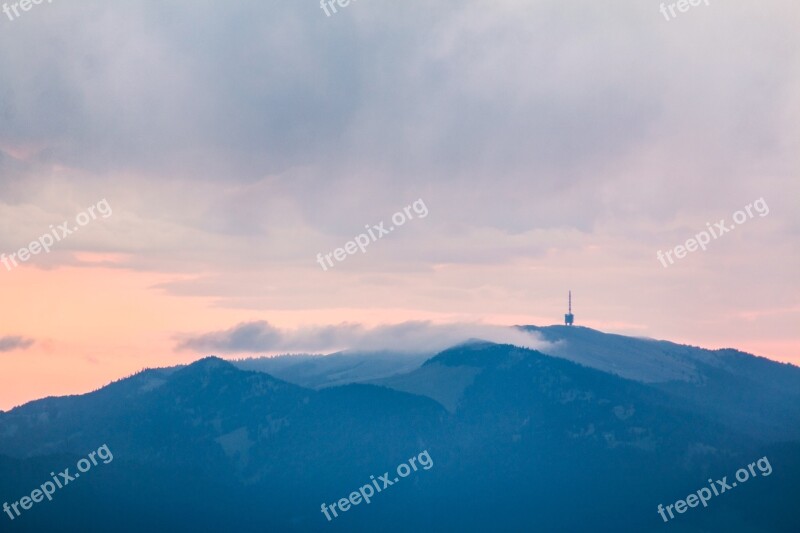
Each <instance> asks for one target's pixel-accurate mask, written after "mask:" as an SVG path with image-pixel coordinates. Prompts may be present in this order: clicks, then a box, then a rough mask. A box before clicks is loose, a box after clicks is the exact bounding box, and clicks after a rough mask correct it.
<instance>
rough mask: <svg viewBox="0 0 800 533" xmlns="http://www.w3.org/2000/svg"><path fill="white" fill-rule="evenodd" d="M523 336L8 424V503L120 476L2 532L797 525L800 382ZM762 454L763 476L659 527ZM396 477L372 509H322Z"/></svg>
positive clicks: (92, 396) (297, 365)
mask: <svg viewBox="0 0 800 533" xmlns="http://www.w3.org/2000/svg"><path fill="white" fill-rule="evenodd" d="M519 329H522V330H525V331H529V332H532V333H535V334H536V335H538V336H540V337H541V338H542V340H543V341H544V342H543V343H542V347H541V348H540V350H532V349H525V348H521V347H517V346H512V345H507V344H495V343H490V342H485V341H480V340H472V341H470V342H467V343H464V344H460V345H457V346H453V347H452V348H449V349H447V350H445V351H442V352H440V353H437V354H433V353H431V354H415V355H409V354H403V353H394V352H381V353H346V352H344V353H337V354H332V355H329V356H309V355H303V356H283V357H279V358H260V359H244V360H236V361H225V360H223V359H220V358H218V357H213V356H211V357H204V358H202V359H200V360H198V361H196V362H195V363H192V364H190V365H186V366H180V367H172V368H160V369H149V370H145V371H142V372H140V373H138V374H136V375H133V376H130V377H128V378H125V379H122V380H120V381H117V382H114V383H111V384H109V385H108V386H106V387H103V388H102V389H100V390H98V391H95V392H92V393H89V394H84V395H80V396H68V397H59V398H52V397H51V398H45V399H42V400H37V401H34V402H30V403H28V404H25V405H23V406H20V407H17V408H15V409H12V410H11V411H8V412H2V413H0V504H2V503H3V502H9V503H11V502H13V501H17V500H19V499H20V498H21V497H23V496H25V495H26V494H27V495H30V493H31V491H32V490H34V489H36V488H38V487H39V486H40V485H41V484H42V483H44V482H45V481H47V480H48V479H50V477H51V476H50V475H49V473H50V472H56V471H61V470H63V469H64V468H66V467H71V468H72V469H73V470H74V465H75V464H76V463H77V462H78V461H79V460H80V459H81V458H82V457H86V456H87V454H89V452H91V451H93V450H96V449H97V448H98V447H100V446H101V445H104V444H105V445H107V446H108V448H109V449H110V450H111V451H112V452H113V456H114V460H113V461H112V462H109V463H108V464H104V463H100V464H99V465H97V466H94V467H93V468H92V469H91V470H90V471H89V472H87V473H85V474H84V476H83V477H81V478H80V479H79V480H76V481H75V482H73V483H70V485H69V486H68V487H64V488H63V489H61V490H59V491H57V492H56V494H55V495H54V497H53V501H47V500H45V501H44V502H42V503H37V504H36V505H34V506H33V508H32V509H30V510H26V511H25V512H24V513H22V515H21V516H18V517H16V518H15V519H14V520H13V521H12V520H10V519H9V518H8V516H7V515H5V514H0V524H2V526H0V531H6V530H8V531H54V530H55V531H98V532H99V531H178V532H179V531H326V530H331V531H333V530H335V531H374V530H382V531H432V532H433V531H436V532H438V531H609V532H611V531H637V532H649V531H662V530H664V531H666V530H670V531H687V532H704V531H730V532H764V531H777V532H782V531H786V532H789V531H792V532H796V531H800V513H798V511H797V509H796V505H795V504H794V501H795V500H796V496H797V494H798V492H797V489H796V488H795V485H796V482H795V480H796V479H797V476H798V474H800V368H798V367H796V366H793V365H787V364H781V363H777V362H774V361H771V360H769V359H765V358H761V357H756V356H753V355H750V354H746V353H743V352H739V351H736V350H733V349H726V350H706V349H702V348H698V347H692V346H685V345H679V344H675V343H670V342H666V341H657V340H653V339H645V338H633V337H625V336H621V335H612V334H607V333H603V332H600V331H596V330H592V329H589V328H583V327H566V326H550V327H536V326H519ZM423 451H426V452H427V453H428V454H429V457H430V459H431V462H432V465H433V466H431V467H430V468H429V469H422V468H420V469H418V470H415V471H413V472H411V473H410V474H409V475H408V477H405V478H403V479H399V477H398V476H397V474H395V472H396V467H397V466H398V465H400V464H401V463H404V462H408V461H409V459H410V458H413V457H417V456H418V454H420V453H421V452H423ZM762 457H768V458H769V462H770V464H771V466H772V469H773V471H772V473H771V474H770V475H769V476H763V477H762V476H759V477H753V479H751V480H750V481H749V482H747V483H742V484H741V486H740V487H737V488H736V489H733V490H731V491H729V492H728V493H725V494H721V495H719V496H717V497H715V498H713V499H712V500H711V501H709V503H708V507H707V508H706V507H697V508H693V509H689V510H688V512H686V513H685V514H678V515H677V516H676V517H675V518H674V519H672V520H670V521H669V522H668V523H665V522H664V520H662V518H661V516H660V515H659V513H658V512H657V506H658V505H659V504H663V505H664V506H666V505H668V504H672V503H674V502H676V501H677V500H679V499H682V498H685V497H686V496H687V494H690V493H692V492H696V491H697V490H698V489H701V488H702V487H704V486H707V485H708V484H709V482H708V481H707V480H709V479H722V477H723V476H727V477H728V479H733V475H734V473H735V472H736V471H737V470H738V469H739V468H741V467H746V466H747V465H748V464H749V463H752V462H754V461H756V460H758V459H759V458H762ZM385 472H388V473H389V474H390V476H389V477H390V478H392V477H393V476H394V477H398V481H397V482H395V483H394V484H393V485H392V486H391V487H390V488H387V489H384V492H381V493H379V494H376V495H375V496H374V497H373V499H372V501H371V502H370V503H369V504H365V502H361V504H360V505H353V506H352V507H351V508H350V509H349V510H348V511H347V512H340V513H339V516H337V517H335V518H333V519H332V520H328V519H327V518H326V515H325V514H324V513H322V512H321V505H322V504H331V503H333V502H336V501H338V500H340V499H341V498H348V497H349V495H350V494H351V493H352V492H353V491H357V490H358V489H359V487H362V486H364V485H365V484H369V483H371V481H372V478H371V477H370V476H373V477H374V479H375V480H377V479H378V478H379V476H381V475H383V474H384V473H385ZM376 483H377V482H376Z"/></svg>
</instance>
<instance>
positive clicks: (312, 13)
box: [0, 0, 800, 409]
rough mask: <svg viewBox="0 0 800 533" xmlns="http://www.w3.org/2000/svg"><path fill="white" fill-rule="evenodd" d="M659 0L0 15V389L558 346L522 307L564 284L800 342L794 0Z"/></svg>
mask: <svg viewBox="0 0 800 533" xmlns="http://www.w3.org/2000/svg"><path fill="white" fill-rule="evenodd" d="M732 4H734V5H732ZM660 5H661V2H655V1H652V0H646V1H640V0H637V1H635V2H634V1H631V0H626V1H623V2H611V3H599V2H594V1H588V0H575V1H572V2H563V0H524V1H523V0H518V1H517V0H490V1H489V0H486V1H482V0H458V1H451V0H437V1H436V2H430V1H421V0H408V1H404V2H391V3H390V2H380V1H377V0H360V1H357V2H356V1H354V2H351V3H350V4H349V5H347V6H346V7H339V8H338V10H337V12H336V13H330V16H328V15H326V12H325V10H323V9H321V7H320V4H319V3H318V2H316V1H312V0H291V1H289V0H283V1H272V0H270V1H266V2H264V1H260V2H257V1H241V2H233V3H229V4H225V5H223V4H220V3H219V2H209V1H192V2H189V1H188V0H186V1H170V0H162V1H159V2H155V1H139V0H132V1H129V2H127V1H126V2H124V3H123V2H113V3H111V2H100V1H91V0H87V1H81V2H61V1H59V0H55V1H54V2H42V3H40V4H35V5H32V6H30V9H29V10H28V11H23V10H21V9H18V10H17V12H18V16H14V13H13V11H11V13H2V12H0V253H3V254H4V256H2V257H5V258H6V262H4V263H0V295H2V302H3V305H2V306H0V409H9V408H11V407H13V406H15V405H19V404H21V403H24V402H27V401H30V400H33V399H37V398H41V397H45V396H50V395H63V394H76V393H83V392H88V391H90V390H94V389H97V388H99V387H102V386H103V385H105V384H107V383H108V382H110V381H112V380H115V379H119V378H122V377H124V376H127V375H130V374H132V373H135V372H137V371H139V370H141V369H143V368H147V367H156V366H169V365H176V364H186V363H188V362H191V361H194V360H196V359H198V358H200V357H202V356H205V355H208V354H210V353H215V354H217V355H220V356H224V357H241V356H252V355H262V354H267V355H269V354H275V353H284V352H315V353H316V352H319V353H325V352H327V351H333V350H337V349H345V348H353V349H356V348H361V349H398V350H401V351H402V350H408V351H413V350H415V349H422V348H423V347H425V346H430V347H440V346H445V345H446V344H447V343H449V342H454V343H455V342H457V341H458V340H459V339H460V338H461V337H465V336H475V337H481V336H482V337H483V338H492V339H494V340H498V341H500V340H503V339H505V340H508V341H509V342H513V341H515V340H516V341H518V342H519V343H524V342H529V343H530V344H531V345H532V346H536V342H537V341H536V339H519V338H516V337H514V334H512V333H508V332H507V331H505V328H502V327H500V326H509V325H514V324H535V325H547V324H555V323H561V322H562V321H563V314H564V313H565V312H566V299H567V298H566V297H567V291H568V290H572V293H573V312H574V313H575V317H576V324H578V325H582V326H588V327H592V328H597V329H601V330H604V331H608V332H614V333H621V334H626V335H634V336H644V337H652V338H658V339H667V340H671V341H675V342H681V343H686V344H691V345H695V346H703V347H708V348H723V347H734V348H738V349H741V350H744V351H748V352H751V353H755V354H758V355H762V356H765V357H769V358H771V359H774V360H777V361H783V362H793V363H795V364H800V328H798V325H800V303H799V302H800V299H799V298H798V296H800V268H798V267H800V253H799V252H798V237H800V211H798V209H797V201H798V198H800V161H799V160H798V159H799V158H800V156H799V155H798V154H800V126H798V125H799V124H800V54H799V53H798V51H799V50H800V46H798V45H800V35H799V34H798V33H797V27H798V23H799V22H800V5H798V4H797V3H796V2H794V1H792V0H780V1H779V0H767V1H764V2H758V3H755V2H736V3H733V2H725V3H723V2H717V1H711V2H709V3H708V5H706V3H705V2H703V3H700V4H699V5H698V6H694V7H691V8H690V9H689V10H687V11H686V12H679V11H678V12H676V16H675V17H667V16H666V15H665V14H663V13H662V12H661V11H660V10H659V8H660ZM668 18H669V20H667V19H668ZM747 209H749V212H748V211H747ZM404 210H405V211H404ZM737 212H738V213H737ZM397 213H399V215H397ZM393 216H394V217H395V218H394V220H393V218H392V217H393ZM734 218H736V222H733V220H734ZM395 221H397V222H395ZM720 221H722V227H720V226H717V224H718V223H719V222H720ZM65 222H67V224H66V226H65V225H64V223H65ZM401 222H402V223H401ZM738 222H740V223H738ZM379 228H380V229H379ZM389 228H392V229H391V230H389ZM734 230H735V231H734ZM703 232H706V236H707V237H708V235H709V233H711V232H713V233H712V234H713V237H708V243H707V244H706V243H704V246H705V250H703V249H698V248H697V246H698V243H697V242H695V243H694V246H691V245H689V244H688V243H687V242H686V241H687V240H689V239H694V240H695V241H697V240H702V239H703V237H701V236H699V234H701V233H703ZM360 235H363V237H359V236H360ZM696 236H697V237H696ZM359 238H360V239H362V240H361V242H362V245H363V246H362V247H363V248H364V250H365V251H364V252H363V253H362V251H361V250H360V249H356V248H355V247H356V244H355V241H356V239H359ZM365 239H366V242H365ZM51 241H52V243H51ZM350 241H353V242H354V244H352V245H351V246H350V250H355V252H354V253H350V252H349V251H347V250H343V251H340V252H339V253H338V254H337V252H336V250H337V249H338V248H342V249H345V247H346V246H347V243H348V242H350ZM32 242H38V245H37V244H35V245H33V246H31V243H32ZM45 245H46V246H45ZM676 246H684V247H689V248H690V250H686V249H681V250H680V251H679V250H675V247H676ZM45 247H46V248H47V249H48V250H49V252H48V251H46V250H45ZM23 248H27V249H28V250H27V251H23V252H22V254H20V250H22V249H23ZM659 252H662V255H661V256H659V255H658V253H659ZM666 252H670V254H671V255H669V256H666V255H664V254H666ZM11 254H17V255H16V256H14V258H13V259H11V258H10V257H9V256H11ZM326 255H327V258H326ZM23 258H26V259H27V260H25V261H23V260H22V259H23ZM339 258H342V260H340V259H339ZM14 261H16V264H15V263H14ZM6 263H7V264H6Z"/></svg>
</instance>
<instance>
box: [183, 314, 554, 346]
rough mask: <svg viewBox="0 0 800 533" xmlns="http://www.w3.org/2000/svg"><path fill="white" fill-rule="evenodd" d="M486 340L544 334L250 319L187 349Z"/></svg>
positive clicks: (524, 341) (533, 342)
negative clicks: (283, 324)
mask: <svg viewBox="0 0 800 533" xmlns="http://www.w3.org/2000/svg"><path fill="white" fill-rule="evenodd" d="M471 339H480V340H486V341H490V342H497V343H507V344H514V345H517V346H522V347H525V348H533V349H540V348H542V347H545V346H547V345H548V343H547V342H546V341H544V340H542V339H541V338H540V337H539V336H538V335H536V334H533V333H528V332H524V331H520V330H517V329H513V328H506V327H502V326H491V325H486V324H433V323H431V322H423V321H416V322H405V323H401V324H392V325H385V326H378V327H374V328H367V327H365V326H363V325H361V324H340V325H335V326H318V327H304V328H298V329H293V330H286V329H279V328H276V327H274V326H272V325H270V324H269V323H268V322H265V321H259V322H248V323H243V324H239V325H237V326H235V327H233V328H231V329H228V330H225V331H218V332H212V333H206V334H204V335H199V336H186V337H185V338H184V339H182V340H181V342H180V343H179V346H178V348H179V349H181V350H192V351H196V352H218V353H264V352H325V351H334V350H344V349H346V350H351V351H383V350H391V351H393V352H408V353H431V352H437V351H440V350H444V349H446V348H450V347H452V346H454V345H456V344H459V343H462V342H465V341H468V340H471Z"/></svg>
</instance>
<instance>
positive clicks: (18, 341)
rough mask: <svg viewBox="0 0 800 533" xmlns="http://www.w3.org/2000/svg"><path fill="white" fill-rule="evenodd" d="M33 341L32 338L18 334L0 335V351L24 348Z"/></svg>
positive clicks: (29, 345)
mask: <svg viewBox="0 0 800 533" xmlns="http://www.w3.org/2000/svg"><path fill="white" fill-rule="evenodd" d="M33 343H34V340H33V339H27V338H25V337H20V336H16V335H14V336H8V337H0V352H11V351H14V350H25V349H27V348H29V347H31V346H32V345H33Z"/></svg>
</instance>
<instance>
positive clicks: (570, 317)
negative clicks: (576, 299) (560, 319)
mask: <svg viewBox="0 0 800 533" xmlns="http://www.w3.org/2000/svg"><path fill="white" fill-rule="evenodd" d="M573 322H575V315H573V314H572V291H569V312H568V313H567V314H566V315H564V324H566V325H567V326H571V325H572V323H573Z"/></svg>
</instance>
